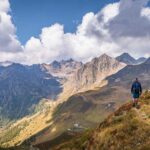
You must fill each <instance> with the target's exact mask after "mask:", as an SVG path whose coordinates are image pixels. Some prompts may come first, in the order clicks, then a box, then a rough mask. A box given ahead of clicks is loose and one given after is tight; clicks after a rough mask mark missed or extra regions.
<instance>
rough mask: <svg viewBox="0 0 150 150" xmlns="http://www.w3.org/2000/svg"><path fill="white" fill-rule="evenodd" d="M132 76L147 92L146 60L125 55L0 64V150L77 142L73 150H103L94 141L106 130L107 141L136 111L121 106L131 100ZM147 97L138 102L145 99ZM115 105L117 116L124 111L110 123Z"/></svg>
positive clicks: (149, 62) (46, 149)
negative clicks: (83, 59) (27, 63)
mask: <svg viewBox="0 0 150 150" xmlns="http://www.w3.org/2000/svg"><path fill="white" fill-rule="evenodd" d="M137 75H138V76H137ZM135 77H138V78H139V79H141V80H140V81H141V83H142V85H143V88H144V89H149V88H150V87H149V85H150V58H143V57H142V58H139V59H135V58H133V57H132V56H130V54H128V53H124V54H122V55H120V56H118V57H116V58H112V57H110V56H108V55H107V54H103V55H101V56H99V57H96V58H93V59H92V60H91V61H89V62H87V63H83V62H78V61H75V60H73V59H69V60H62V61H54V62H52V63H50V64H35V65H31V66H27V65H23V64H16V63H13V62H1V63H0V147H2V149H10V150H11V149H12V150H13V149H14V150H53V149H58V150H59V149H60V150H61V149H64V150H65V149H66V150H68V149H69V150H71V149H72V148H71V147H69V146H68V144H69V145H73V144H75V142H76V143H78V145H79V147H76V149H77V150H80V149H82V147H84V148H85V149H86V148H88V149H89V150H90V149H91V150H94V146H93V145H94V144H95V145H96V146H97V147H98V146H103V147H104V148H103V149H104V150H105V149H107V148H108V147H109V145H106V143H105V141H104V139H103V141H101V142H97V139H98V138H99V139H100V138H101V136H105V135H107V134H106V132H107V129H108V137H106V138H107V139H106V140H111V138H110V137H111V136H110V135H111V134H112V132H111V131H114V130H113V129H116V130H115V131H114V132H115V133H116V134H117V133H118V132H119V131H120V133H121V132H123V131H122V130H123V129H122V128H121V127H120V128H119V127H118V126H120V124H123V125H125V119H126V118H127V117H128V118H129V117H131V116H134V117H136V115H137V113H138V112H134V111H135V110H133V111H132V109H127V110H126V105H123V104H125V103H127V102H128V101H130V100H131V96H130V86H131V83H132V82H133V80H134V79H135ZM148 95H149V93H148V94H147V95H146V97H143V99H144V100H145V99H149V97H148ZM144 100H143V103H142V105H144V106H145V105H146V106H145V107H144V106H143V107H144V108H145V109H144V108H143V110H141V111H143V112H144V113H146V114H147V115H148V113H149V112H148V108H149V106H148V104H145V103H146V102H145V101H144ZM122 105H123V106H122ZM119 107H120V109H119V112H121V114H122V112H126V113H125V114H123V116H121V115H120V114H119V115H118V116H121V117H120V118H121V121H120V122H115V121H114V120H113V119H114V118H117V117H116V115H114V114H112V113H113V112H116V110H117V109H118V108H119ZM124 107H125V108H124ZM124 109H125V110H124ZM123 110H124V111H123ZM117 112H118V111H117ZM110 114H112V115H111V116H110V117H109V118H108V116H109V115H110ZM130 114H131V115H130ZM112 118H113V119H112ZM117 119H118V118H117ZM117 119H116V120H117ZM132 119H133V117H132ZM104 120H105V121H104ZM131 121H132V120H131ZM140 121H141V120H140ZM114 122H115V123H114ZM138 123H139V122H138ZM99 124H100V125H99ZM98 126H99V127H98ZM96 127H98V129H95V128H96ZM117 127H118V128H117ZM102 128H103V129H104V131H102V130H101V129H102ZM129 128H130V127H129ZM111 129H112V130H111ZM145 130H146V129H145ZM105 131H106V132H105ZM102 132H105V133H102ZM139 132H140V131H139ZM141 132H142V131H141ZM147 134H148V133H147ZM99 135H100V136H99ZM145 136H146V135H145ZM96 137H98V138H96ZM74 138H76V139H77V141H74ZM115 138H116V139H117V136H116V137H115ZM82 140H83V141H82ZM92 140H93V143H94V144H93V145H92V146H91V141H92ZM131 140H132V139H131ZM68 141H70V143H68ZM78 141H82V144H81V143H79V142H78ZM114 145H115V144H114ZM115 146H116V145H115ZM116 147H117V146H116ZM114 149H115V147H114ZM95 150H98V148H97V149H95ZM112 150H113V148H112ZM115 150H119V149H117V148H116V149H115Z"/></svg>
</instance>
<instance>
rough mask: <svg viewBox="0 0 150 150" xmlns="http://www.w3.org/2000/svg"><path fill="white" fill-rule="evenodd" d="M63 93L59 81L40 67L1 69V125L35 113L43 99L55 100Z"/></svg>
mask: <svg viewBox="0 0 150 150" xmlns="http://www.w3.org/2000/svg"><path fill="white" fill-rule="evenodd" d="M61 91H62V88H61V84H60V83H59V81H58V79H57V78H55V77H53V76H52V75H51V74H48V73H46V72H45V71H44V70H42V68H41V66H40V65H33V66H24V65H20V64H12V65H9V66H7V67H3V66H1V67H0V124H2V123H3V122H4V120H6V119H9V120H14V119H18V118H20V117H23V116H26V115H28V114H31V113H33V112H34V108H35V105H36V104H38V103H39V101H40V100H41V99H42V98H49V99H55V98H56V97H57V95H58V94H59V93H60V92H61Z"/></svg>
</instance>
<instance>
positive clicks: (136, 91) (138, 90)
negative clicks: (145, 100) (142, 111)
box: [133, 82, 140, 94]
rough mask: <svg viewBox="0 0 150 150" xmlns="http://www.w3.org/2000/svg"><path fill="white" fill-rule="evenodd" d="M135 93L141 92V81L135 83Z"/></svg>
mask: <svg viewBox="0 0 150 150" xmlns="http://www.w3.org/2000/svg"><path fill="white" fill-rule="evenodd" d="M133 93H136V94H139V93H140V83H138V82H135V83H134V84H133Z"/></svg>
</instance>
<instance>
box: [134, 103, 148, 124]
mask: <svg viewBox="0 0 150 150" xmlns="http://www.w3.org/2000/svg"><path fill="white" fill-rule="evenodd" d="M140 105H141V104H140ZM135 111H136V113H137V115H138V116H139V119H140V120H141V121H142V122H144V123H146V124H149V125H150V105H142V106H140V108H139V109H136V108H135Z"/></svg>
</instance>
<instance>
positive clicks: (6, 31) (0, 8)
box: [0, 0, 22, 52]
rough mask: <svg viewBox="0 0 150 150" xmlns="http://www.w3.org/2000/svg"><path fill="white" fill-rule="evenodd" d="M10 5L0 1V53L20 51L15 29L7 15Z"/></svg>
mask: <svg viewBox="0 0 150 150" xmlns="http://www.w3.org/2000/svg"><path fill="white" fill-rule="evenodd" d="M9 11H10V4H9V1H8V0H0V51H1V52H17V51H20V50H21V49H22V47H21V44H20V42H19V41H18V40H17V37H16V34H15V33H16V28H15V26H14V25H13V23H12V21H11V16H10V15H9Z"/></svg>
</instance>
